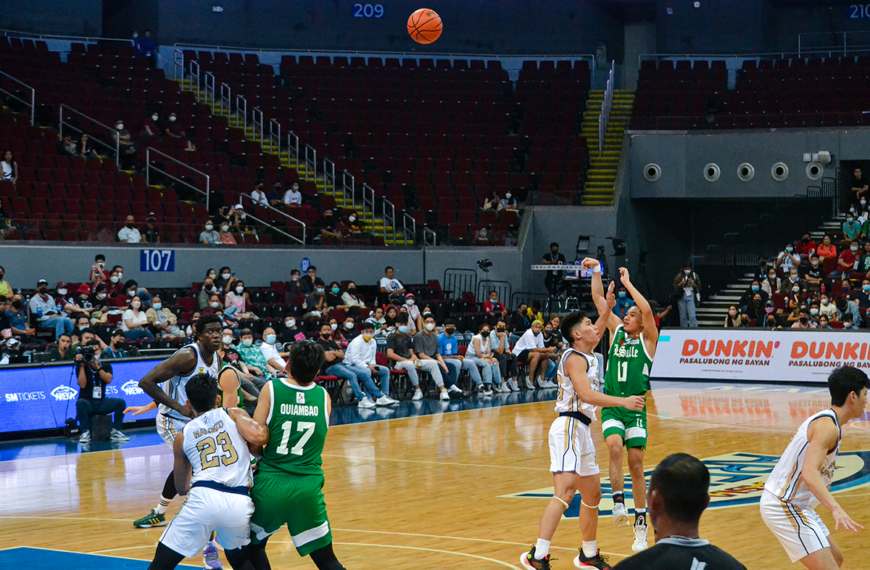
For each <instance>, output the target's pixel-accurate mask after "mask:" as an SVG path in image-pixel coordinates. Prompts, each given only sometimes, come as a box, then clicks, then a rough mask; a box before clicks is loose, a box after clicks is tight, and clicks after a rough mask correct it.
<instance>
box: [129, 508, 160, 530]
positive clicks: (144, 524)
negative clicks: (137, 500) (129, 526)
mask: <svg viewBox="0 0 870 570" xmlns="http://www.w3.org/2000/svg"><path fill="white" fill-rule="evenodd" d="M133 526H135V527H136V528H151V527H155V526H166V515H165V514H161V513H158V512H157V511H156V510H155V509H151V512H150V513H148V514H147V515H145V516H144V517H142V518H141V519H139V520H137V521H133Z"/></svg>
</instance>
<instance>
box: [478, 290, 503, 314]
mask: <svg viewBox="0 0 870 570" xmlns="http://www.w3.org/2000/svg"><path fill="white" fill-rule="evenodd" d="M483 310H484V311H486V312H487V313H489V314H492V313H494V312H495V311H501V313H502V314H504V313H505V308H504V304H502V302H501V301H499V300H498V291H490V292H489V299H487V301H486V303H484V304H483Z"/></svg>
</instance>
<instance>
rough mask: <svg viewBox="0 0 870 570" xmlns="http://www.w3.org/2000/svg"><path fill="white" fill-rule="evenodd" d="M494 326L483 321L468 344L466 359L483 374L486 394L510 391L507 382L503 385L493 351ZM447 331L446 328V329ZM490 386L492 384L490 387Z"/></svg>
mask: <svg viewBox="0 0 870 570" xmlns="http://www.w3.org/2000/svg"><path fill="white" fill-rule="evenodd" d="M491 330H492V327H490V326H489V323H483V324H481V325H480V327H479V329H478V334H476V335H474V336H473V337H471V343H469V345H468V350H467V351H466V353H465V359H466V360H467V361H469V362H471V363H472V364H474V365H475V366H477V367H480V371H481V373H482V376H483V385H484V395H486V393H487V392H490V393H492V391H495V392H510V389H509V388H507V386H506V383H505V385H504V386H503V385H502V381H501V369H500V368H499V363H498V360H497V359H496V358H495V355H494V354H493V353H492V349H491V347H490V342H489V333H490V331H491ZM445 332H446V329H445ZM490 386H492V387H491V388H490Z"/></svg>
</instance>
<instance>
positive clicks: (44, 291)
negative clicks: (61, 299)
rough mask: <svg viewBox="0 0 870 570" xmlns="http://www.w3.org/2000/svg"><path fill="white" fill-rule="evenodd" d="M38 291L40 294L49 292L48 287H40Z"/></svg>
mask: <svg viewBox="0 0 870 570" xmlns="http://www.w3.org/2000/svg"><path fill="white" fill-rule="evenodd" d="M36 292H37V293H39V294H40V295H45V294H47V293H48V287H40V288H39V289H37V290H36Z"/></svg>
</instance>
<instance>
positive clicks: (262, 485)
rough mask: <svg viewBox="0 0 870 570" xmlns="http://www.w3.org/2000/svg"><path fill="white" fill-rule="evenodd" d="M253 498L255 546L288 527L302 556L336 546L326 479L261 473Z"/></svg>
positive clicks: (252, 528) (258, 476) (252, 524)
mask: <svg viewBox="0 0 870 570" xmlns="http://www.w3.org/2000/svg"><path fill="white" fill-rule="evenodd" d="M251 498H252V499H253V500H254V506H255V507H256V510H255V511H254V516H253V517H252V518H251V541H252V542H253V543H254V544H259V543H261V542H263V541H264V540H265V539H266V538H268V537H269V536H271V535H273V534H275V533H276V532H278V530H279V529H280V528H281V527H282V526H283V525H285V524H286V525H287V530H289V531H290V538H291V539H292V540H293V545H294V546H295V547H296V551H297V552H298V553H299V556H307V555H309V554H311V553H312V552H314V551H315V550H319V549H321V548H323V547H324V546H327V545H328V544H330V543H331V542H332V530H331V529H330V528H329V518H328V517H327V516H326V501H325V500H324V498H323V476H322V475H291V474H289V473H284V474H280V473H258V474H257V475H256V477H255V478H254V487H253V488H252V489H251Z"/></svg>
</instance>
